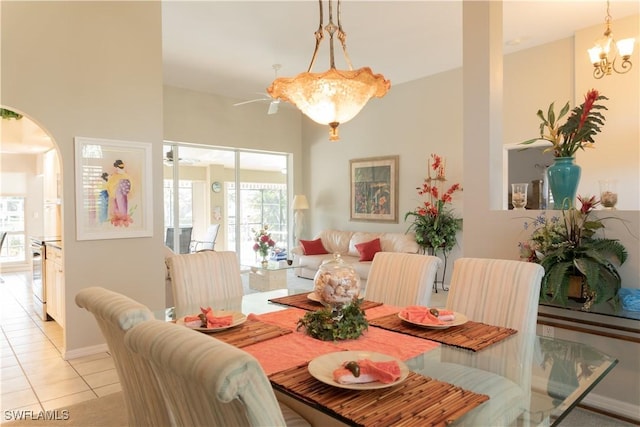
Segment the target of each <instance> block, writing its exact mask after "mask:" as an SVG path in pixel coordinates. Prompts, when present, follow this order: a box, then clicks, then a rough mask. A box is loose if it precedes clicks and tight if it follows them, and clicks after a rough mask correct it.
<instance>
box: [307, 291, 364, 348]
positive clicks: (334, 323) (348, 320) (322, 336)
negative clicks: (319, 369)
mask: <svg viewBox="0 0 640 427" xmlns="http://www.w3.org/2000/svg"><path fill="white" fill-rule="evenodd" d="M361 303H362V300H361V299H358V300H355V301H353V302H352V303H351V304H349V305H346V306H344V307H342V308H338V309H336V311H334V310H332V309H331V308H323V309H320V310H317V311H310V312H308V313H306V314H305V315H304V317H302V318H301V319H300V320H299V321H298V328H297V329H298V330H300V328H304V330H305V333H306V334H307V335H309V336H311V337H313V338H316V339H319V340H322V341H339V340H348V339H356V338H358V337H360V335H362V333H363V332H364V331H366V330H367V329H368V328H369V322H367V319H366V317H365V314H364V310H362V308H361V307H360V305H361Z"/></svg>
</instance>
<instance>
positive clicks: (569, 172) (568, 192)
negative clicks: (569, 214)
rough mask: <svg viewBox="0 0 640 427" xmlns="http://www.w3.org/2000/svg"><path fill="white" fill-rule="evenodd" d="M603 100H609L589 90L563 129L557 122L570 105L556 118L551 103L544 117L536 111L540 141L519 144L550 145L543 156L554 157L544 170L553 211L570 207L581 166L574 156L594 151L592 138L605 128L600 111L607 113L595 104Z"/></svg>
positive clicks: (540, 112)
mask: <svg viewBox="0 0 640 427" xmlns="http://www.w3.org/2000/svg"><path fill="white" fill-rule="evenodd" d="M603 99H609V98H607V97H606V96H604V95H600V93H599V92H598V91H597V90H595V89H591V90H590V91H588V92H587V94H586V95H585V98H584V102H583V103H582V104H581V105H579V106H577V107H575V108H574V109H573V110H572V111H571V115H570V116H569V118H568V119H567V121H566V123H565V124H563V125H560V124H559V123H558V122H559V121H560V119H562V118H563V117H564V116H565V115H566V114H567V113H568V112H569V103H568V102H567V103H566V104H565V106H564V107H562V109H561V110H560V113H559V114H558V116H556V114H555V110H554V103H553V102H552V103H551V105H549V109H548V111H547V116H546V117H545V115H544V112H543V111H542V110H538V113H537V116H538V117H539V118H540V120H541V121H542V122H541V123H540V137H538V138H533V139H529V140H527V141H524V142H522V144H525V145H528V144H532V143H534V142H535V141H538V140H540V139H542V140H545V141H549V142H551V147H549V148H547V149H545V150H544V152H548V151H553V155H554V157H555V159H554V164H553V165H551V166H550V167H549V168H548V169H547V175H548V178H549V187H550V189H551V194H552V195H553V200H554V208H556V209H564V208H567V207H569V206H572V205H573V202H574V199H575V197H576V191H577V188H578V183H579V181H580V173H581V168H580V166H579V165H576V164H575V154H576V152H577V151H578V150H579V149H580V150H584V149H585V148H593V145H594V144H595V141H594V139H593V137H594V136H595V135H596V134H597V133H599V132H600V131H601V128H600V127H601V126H604V120H605V117H604V115H603V114H602V113H601V112H600V110H606V109H607V107H605V106H604V105H600V104H597V101H600V100H603ZM545 131H546V132H545Z"/></svg>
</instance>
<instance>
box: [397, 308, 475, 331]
mask: <svg viewBox="0 0 640 427" xmlns="http://www.w3.org/2000/svg"><path fill="white" fill-rule="evenodd" d="M439 310H444V308H440V309H439ZM453 314H454V316H455V318H454V319H453V320H451V321H449V322H444V324H443V325H436V324H434V323H419V322H416V321H414V320H409V319H406V318H404V317H402V315H401V314H400V313H398V317H399V318H400V319H402V320H403V321H405V322H407V323H411V324H412V325H416V326H420V327H422V328H429V329H447V328H450V327H452V326H460V325H464V324H465V323H467V322H468V321H469V319H467V316H465V315H464V314H462V313H458V312H457V311H454V312H453Z"/></svg>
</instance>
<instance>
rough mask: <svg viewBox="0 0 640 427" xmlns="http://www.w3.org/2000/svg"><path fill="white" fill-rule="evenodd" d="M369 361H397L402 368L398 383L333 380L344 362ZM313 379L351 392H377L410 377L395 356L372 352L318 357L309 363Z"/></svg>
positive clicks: (405, 367)
mask: <svg viewBox="0 0 640 427" xmlns="http://www.w3.org/2000/svg"><path fill="white" fill-rule="evenodd" d="M360 359H369V360H372V361H374V362H388V361H390V360H395V361H396V362H398V366H400V378H398V379H397V380H396V381H394V382H392V383H388V384H384V383H381V382H378V381H375V382H371V383H362V384H340V383H338V382H335V381H334V380H333V371H335V370H336V369H338V368H339V367H341V366H342V365H343V363H344V362H348V361H351V360H360ZM307 368H308V369H309V373H310V374H311V376H312V377H314V378H315V379H317V380H318V381H321V382H323V383H325V384H329V385H332V386H334V387H340V388H348V389H351V390H375V389H378V388H386V387H392V386H394V385H396V384H400V383H401V382H402V381H404V380H405V379H406V378H407V375H409V368H408V367H407V365H405V364H404V362H402V361H401V360H399V359H396V358H395V357H393V356H388V355H386V354H382V353H374V352H371V351H337V352H335V353H329V354H325V355H322V356H318V357H316V358H315V359H313V360H312V361H311V362H309V365H308V367H307Z"/></svg>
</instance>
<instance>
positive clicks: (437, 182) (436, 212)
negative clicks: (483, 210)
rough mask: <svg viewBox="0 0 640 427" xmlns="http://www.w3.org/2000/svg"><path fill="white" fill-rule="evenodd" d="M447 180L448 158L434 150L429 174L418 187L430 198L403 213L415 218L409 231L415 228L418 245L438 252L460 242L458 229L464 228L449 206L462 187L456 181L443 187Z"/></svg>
mask: <svg viewBox="0 0 640 427" xmlns="http://www.w3.org/2000/svg"><path fill="white" fill-rule="evenodd" d="M432 173H433V175H434V176H432ZM445 182H446V178H445V161H444V159H442V157H440V156H438V155H437V154H431V157H430V161H429V167H428V168H427V178H425V180H424V182H423V183H422V186H421V187H417V188H416V190H418V195H420V196H424V195H427V200H426V201H424V202H423V204H422V205H420V206H418V207H417V208H415V209H414V210H413V211H411V212H407V213H406V214H405V216H404V220H405V221H406V220H407V219H409V218H412V223H411V224H410V225H409V228H408V229H407V232H409V231H414V232H415V235H416V242H417V243H418V245H420V247H421V248H422V249H423V250H424V251H425V252H426V253H430V254H436V252H437V251H438V250H441V251H442V252H443V253H444V254H445V255H446V254H447V253H449V251H451V249H452V248H453V247H454V246H455V244H456V242H457V240H456V234H457V232H458V231H460V230H461V229H462V219H461V218H456V216H455V215H454V213H453V211H452V209H451V208H449V207H448V206H447V204H448V203H449V204H450V203H451V202H452V200H453V193H455V192H456V191H462V187H461V186H460V184H458V183H456V184H453V185H452V186H450V187H449V188H448V189H447V190H446V191H444V184H445Z"/></svg>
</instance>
